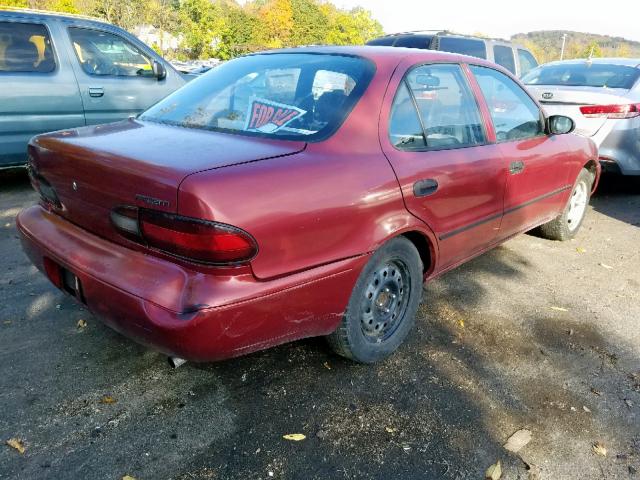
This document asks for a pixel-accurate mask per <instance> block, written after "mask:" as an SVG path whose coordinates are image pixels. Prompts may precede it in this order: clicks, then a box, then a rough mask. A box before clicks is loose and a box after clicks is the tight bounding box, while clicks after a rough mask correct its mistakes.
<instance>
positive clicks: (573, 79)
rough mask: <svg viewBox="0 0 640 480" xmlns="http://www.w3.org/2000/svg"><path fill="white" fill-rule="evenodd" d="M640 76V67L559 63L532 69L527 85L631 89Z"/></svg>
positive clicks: (526, 77)
mask: <svg viewBox="0 0 640 480" xmlns="http://www.w3.org/2000/svg"><path fill="white" fill-rule="evenodd" d="M638 78H640V68H635V67H629V66H626V65H611V64H602V63H590V62H587V61H585V62H584V63H559V64H555V65H542V66H540V67H538V68H536V69H534V70H531V71H530V72H529V73H528V74H527V75H525V76H524V78H523V79H522V81H523V82H524V83H525V84H526V85H564V86H570V87H606V88H624V89H627V90H628V89H630V88H631V87H633V85H634V84H635V83H636V82H637V81H638Z"/></svg>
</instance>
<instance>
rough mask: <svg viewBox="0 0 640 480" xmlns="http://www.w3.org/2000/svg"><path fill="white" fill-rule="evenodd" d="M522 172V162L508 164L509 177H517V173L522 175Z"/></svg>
mask: <svg viewBox="0 0 640 480" xmlns="http://www.w3.org/2000/svg"><path fill="white" fill-rule="evenodd" d="M523 171H524V162H523V161H521V160H517V161H515V162H511V163H510V164H509V173H510V174H511V175H517V174H518V173H522V172H523Z"/></svg>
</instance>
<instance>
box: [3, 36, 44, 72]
mask: <svg viewBox="0 0 640 480" xmlns="http://www.w3.org/2000/svg"><path fill="white" fill-rule="evenodd" d="M39 59H40V55H39V54H38V47H36V45H35V44H34V43H33V42H30V41H29V40H27V39H25V38H14V39H13V41H12V42H11V45H9V46H8V47H7V49H6V50H5V65H6V67H7V69H8V70H13V71H16V72H19V71H31V70H33V69H34V66H35V64H36V63H37V62H38V60H39Z"/></svg>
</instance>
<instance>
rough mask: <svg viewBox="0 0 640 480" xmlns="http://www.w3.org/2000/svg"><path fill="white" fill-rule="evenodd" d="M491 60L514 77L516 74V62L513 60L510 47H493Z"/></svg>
mask: <svg viewBox="0 0 640 480" xmlns="http://www.w3.org/2000/svg"><path fill="white" fill-rule="evenodd" d="M493 59H494V61H495V63H497V64H498V65H501V66H503V67H504V68H506V69H507V70H509V71H510V72H511V73H513V74H514V75H515V74H516V61H515V59H514V58H513V49H512V48H511V47H507V46H505V45H494V46H493Z"/></svg>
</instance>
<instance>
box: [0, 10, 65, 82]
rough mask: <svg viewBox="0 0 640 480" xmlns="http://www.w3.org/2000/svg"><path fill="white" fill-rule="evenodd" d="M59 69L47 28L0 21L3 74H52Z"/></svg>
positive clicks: (1, 66) (0, 50) (0, 64)
mask: <svg viewBox="0 0 640 480" xmlns="http://www.w3.org/2000/svg"><path fill="white" fill-rule="evenodd" d="M55 68H56V62H55V60H54V58H53V49H52V48H51V38H49V32H47V29H46V28H45V26H44V25H38V24H33V23H14V22H0V73H1V72H25V73H49V72H53V71H54V70H55Z"/></svg>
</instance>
